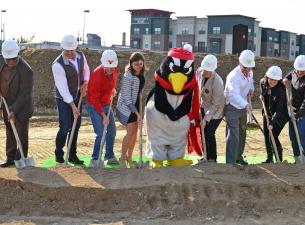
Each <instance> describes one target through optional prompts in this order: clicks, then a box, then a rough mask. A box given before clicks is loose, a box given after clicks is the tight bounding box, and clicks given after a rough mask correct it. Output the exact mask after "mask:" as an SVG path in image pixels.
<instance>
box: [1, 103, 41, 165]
mask: <svg viewBox="0 0 305 225" xmlns="http://www.w3.org/2000/svg"><path fill="white" fill-rule="evenodd" d="M2 101H3V103H4V106H5V109H6V112H7V115H9V114H10V111H9V109H8V106H7V103H6V100H5V98H3V97H2ZM10 124H11V126H12V130H13V133H14V136H15V139H16V142H17V146H18V148H19V152H20V155H21V159H19V160H15V166H16V168H17V169H22V168H25V167H34V166H35V161H34V159H33V158H32V157H27V158H25V156H24V152H23V148H22V145H21V141H20V138H19V135H18V132H17V129H16V126H15V124H14V122H13V121H12V120H10Z"/></svg>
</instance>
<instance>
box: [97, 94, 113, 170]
mask: <svg viewBox="0 0 305 225" xmlns="http://www.w3.org/2000/svg"><path fill="white" fill-rule="evenodd" d="M112 101H113V96H112V97H111V100H110V103H109V109H108V112H107V115H106V116H107V118H108V119H109V117H110V112H111V106H112ZM107 127H108V125H105V126H104V129H103V134H102V140H101V145H100V150H99V153H98V159H97V165H98V166H99V165H100V164H101V159H102V155H103V148H104V144H105V139H106V133H107Z"/></svg>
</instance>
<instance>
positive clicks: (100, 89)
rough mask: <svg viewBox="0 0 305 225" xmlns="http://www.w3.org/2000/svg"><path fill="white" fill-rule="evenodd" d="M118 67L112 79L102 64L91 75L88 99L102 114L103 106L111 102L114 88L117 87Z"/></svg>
mask: <svg viewBox="0 0 305 225" xmlns="http://www.w3.org/2000/svg"><path fill="white" fill-rule="evenodd" d="M117 73H118V68H115V70H114V72H113V73H112V79H110V77H111V76H110V77H109V76H107V75H106V74H105V72H104V67H103V66H102V65H100V66H99V67H97V68H96V69H95V70H94V71H93V72H92V73H91V75H90V79H89V83H88V90H87V101H88V103H89V104H91V105H93V106H94V108H95V110H96V111H97V112H99V113H101V114H102V112H103V109H102V106H104V105H108V104H110V100H111V95H112V91H113V89H114V88H115V87H116V81H117Z"/></svg>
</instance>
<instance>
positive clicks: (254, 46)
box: [253, 44, 256, 52]
mask: <svg viewBox="0 0 305 225" xmlns="http://www.w3.org/2000/svg"><path fill="white" fill-rule="evenodd" d="M253 51H254V52H255V51H256V44H254V45H253Z"/></svg>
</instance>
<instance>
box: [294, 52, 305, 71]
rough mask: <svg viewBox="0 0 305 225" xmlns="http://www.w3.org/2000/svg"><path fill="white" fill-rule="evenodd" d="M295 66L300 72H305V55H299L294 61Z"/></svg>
mask: <svg viewBox="0 0 305 225" xmlns="http://www.w3.org/2000/svg"><path fill="white" fill-rule="evenodd" d="M293 66H294V68H295V69H296V70H298V71H305V55H299V56H298V57H297V58H296V59H295V60H294V64H293Z"/></svg>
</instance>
